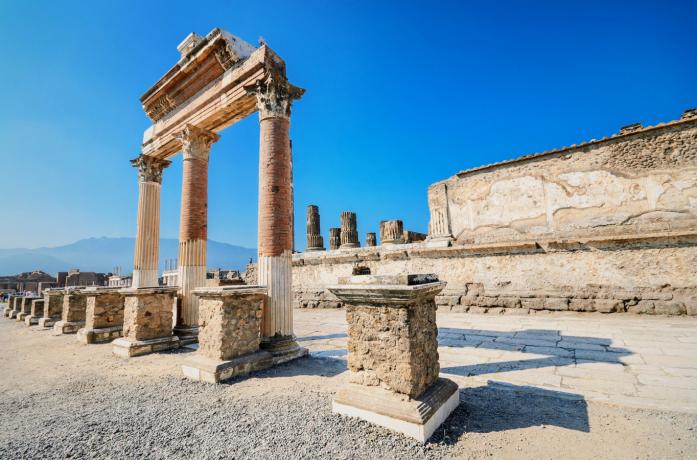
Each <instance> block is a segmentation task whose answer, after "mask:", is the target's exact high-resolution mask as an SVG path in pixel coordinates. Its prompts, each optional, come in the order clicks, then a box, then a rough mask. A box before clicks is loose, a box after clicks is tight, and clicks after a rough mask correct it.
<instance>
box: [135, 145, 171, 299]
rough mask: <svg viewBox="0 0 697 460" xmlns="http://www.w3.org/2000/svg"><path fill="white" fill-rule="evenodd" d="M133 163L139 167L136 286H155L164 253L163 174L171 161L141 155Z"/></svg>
mask: <svg viewBox="0 0 697 460" xmlns="http://www.w3.org/2000/svg"><path fill="white" fill-rule="evenodd" d="M131 164H132V165H133V166H134V167H136V168H138V223H137V227H136V246H135V251H134V258H133V287H155V286H157V261H158V258H159V253H160V189H161V188H162V171H163V169H164V168H166V167H167V166H169V165H170V162H169V161H167V160H160V159H157V158H153V157H150V156H147V155H140V156H139V157H138V158H136V159H134V160H131Z"/></svg>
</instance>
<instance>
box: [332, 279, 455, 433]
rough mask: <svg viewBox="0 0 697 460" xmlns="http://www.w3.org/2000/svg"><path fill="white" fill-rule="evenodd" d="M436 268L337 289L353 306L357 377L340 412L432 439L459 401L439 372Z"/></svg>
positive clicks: (342, 283) (352, 369) (351, 357)
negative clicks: (434, 270)
mask: <svg viewBox="0 0 697 460" xmlns="http://www.w3.org/2000/svg"><path fill="white" fill-rule="evenodd" d="M444 287H445V283H444V282H440V281H438V278H437V277H436V276H435V275H394V276H374V275H362V276H351V277H346V278H342V279H340V280H339V285H336V286H330V287H329V291H330V292H331V293H332V294H334V295H336V296H337V297H338V298H339V300H340V301H341V302H343V303H344V305H345V306H346V322H347V324H348V368H349V383H348V384H347V385H345V386H344V387H343V388H342V389H340V390H339V391H338V392H337V393H336V396H335V397H334V400H333V402H332V411H333V412H336V413H340V414H344V415H349V416H353V417H358V418H362V419H364V420H367V421H369V422H371V423H375V424H377V425H382V426H384V427H386V428H390V429H392V430H395V431H399V432H401V433H404V434H406V435H408V436H411V437H414V438H416V439H417V440H419V441H421V442H425V441H426V440H427V439H428V438H429V437H430V436H431V434H432V433H433V432H434V431H435V430H436V428H438V425H440V424H441V423H443V421H444V420H445V419H446V418H447V417H448V415H449V414H450V413H451V412H452V411H453V410H454V409H455V408H456V407H457V405H458V404H459V402H460V401H459V392H458V387H457V384H455V383H454V382H452V381H450V380H447V379H443V378H439V377H438V373H439V370H440V365H439V362H438V339H437V336H438V329H437V327H436V303H435V296H436V295H437V294H439V293H440V292H441V291H442V290H443V288H444Z"/></svg>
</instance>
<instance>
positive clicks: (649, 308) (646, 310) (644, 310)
mask: <svg viewBox="0 0 697 460" xmlns="http://www.w3.org/2000/svg"><path fill="white" fill-rule="evenodd" d="M627 311H628V312H629V313H637V314H650V315H652V314H654V313H655V312H656V306H655V305H654V301H653V300H640V301H639V302H637V304H636V305H632V306H629V307H627Z"/></svg>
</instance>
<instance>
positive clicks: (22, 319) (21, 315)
mask: <svg viewBox="0 0 697 460" xmlns="http://www.w3.org/2000/svg"><path fill="white" fill-rule="evenodd" d="M27 316H29V313H24V312H19V313H17V316H15V320H17V322H21V321H24V318H26V317H27Z"/></svg>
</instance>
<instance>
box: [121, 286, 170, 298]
mask: <svg viewBox="0 0 697 460" xmlns="http://www.w3.org/2000/svg"><path fill="white" fill-rule="evenodd" d="M178 289H179V288H178V287H176V286H174V287H142V288H121V289H118V292H119V293H120V294H123V295H125V296H141V295H152V294H166V293H168V292H177V290H178Z"/></svg>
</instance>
